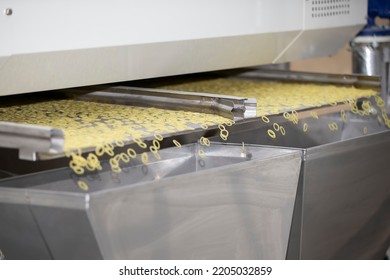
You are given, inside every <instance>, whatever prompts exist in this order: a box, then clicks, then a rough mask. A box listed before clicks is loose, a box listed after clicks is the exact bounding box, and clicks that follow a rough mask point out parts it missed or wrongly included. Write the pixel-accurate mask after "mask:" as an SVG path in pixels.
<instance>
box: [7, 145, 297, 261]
mask: <svg viewBox="0 0 390 280" xmlns="http://www.w3.org/2000/svg"><path fill="white" fill-rule="evenodd" d="M200 148H202V149H205V153H206V157H204V158H200V157H199V156H198V150H199V149H200ZM161 157H162V160H161V161H156V162H154V161H152V162H150V163H149V164H148V165H142V164H141V163H133V164H130V165H129V166H128V167H125V168H124V172H123V173H121V174H120V175H119V176H114V177H113V176H112V174H111V172H108V171H104V172H101V173H99V174H96V175H91V176H87V177H85V178H84V180H87V182H88V184H89V191H88V192H87V193H86V192H84V191H82V190H81V189H79V188H78V187H77V184H76V181H75V180H77V179H78V178H73V177H72V176H70V174H71V172H70V170H68V169H57V170H52V171H47V172H42V173H40V174H39V173H38V174H36V175H34V174H33V175H27V176H19V177H14V178H10V179H3V180H1V181H0V205H1V206H2V207H4V211H2V213H6V212H7V211H9V209H11V208H8V206H12V207H14V208H17V209H19V208H26V207H27V208H31V211H30V213H31V215H32V217H30V218H29V220H28V222H29V223H31V224H32V225H34V226H35V227H37V228H39V230H40V234H38V236H40V238H41V239H43V240H45V242H46V247H45V248H47V250H49V252H50V256H51V257H53V258H71V259H73V258H74V259H80V258H101V257H102V258H105V259H150V258H154V259H252V258H254V259H262V258H264V259H284V258H285V257H286V251H287V244H288V236H289V232H290V226H291V219H292V215H293V207H294V201H295V195H296V189H297V182H298V175H299V172H300V166H301V158H302V154H301V152H300V151H296V150H293V149H284V148H279V149H277V148H270V147H251V146H244V148H243V147H242V145H241V144H240V145H227V144H224V145H219V144H215V143H214V144H212V145H211V146H210V147H203V146H200V145H198V144H192V145H186V146H182V148H181V149H178V148H176V147H175V148H168V149H164V150H161ZM107 165H108V164H107ZM106 167H107V166H106V165H104V168H106ZM105 170H106V169H105ZM0 217H1V219H0V223H1V224H2V225H4V224H7V223H9V222H13V223H15V224H16V225H18V224H19V223H22V225H24V224H28V223H27V221H26V220H25V219H22V220H18V219H14V218H13V217H12V215H2V216H0ZM4 234H6V235H4ZM20 234H21V233H18V232H17V231H16V232H12V234H11V232H9V231H8V227H4V232H3V236H2V238H0V249H2V250H3V248H7V250H5V249H4V250H3V252H4V254H5V255H6V257H7V258H10V259H12V258H38V257H39V256H40V255H35V254H34V253H35V251H34V250H31V251H30V255H28V256H26V255H25V254H24V248H23V244H22V243H21V244H19V245H18V244H17V240H19V238H20V237H21V236H20ZM4 244H8V247H4ZM34 244H38V243H36V242H35V243H34ZM17 245H18V246H17ZM41 248H43V247H42V246H41ZM10 250H12V251H13V254H12V255H10V256H9V257H8V256H7V252H8V251H10Z"/></svg>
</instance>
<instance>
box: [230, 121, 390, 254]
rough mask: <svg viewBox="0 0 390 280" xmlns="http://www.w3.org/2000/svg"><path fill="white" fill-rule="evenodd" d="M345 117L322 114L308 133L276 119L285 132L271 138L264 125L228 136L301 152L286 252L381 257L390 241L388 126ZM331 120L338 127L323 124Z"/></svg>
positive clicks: (389, 150) (231, 139) (247, 141)
mask: <svg viewBox="0 0 390 280" xmlns="http://www.w3.org/2000/svg"><path fill="white" fill-rule="evenodd" d="M348 119H349V122H348V123H347V124H344V125H343V124H342V123H343V122H342V121H340V117H339V114H334V115H329V116H327V117H321V118H320V119H319V120H316V122H312V123H310V124H309V126H310V129H311V130H310V133H307V134H305V133H303V132H302V130H301V128H298V127H297V126H295V125H290V126H289V124H288V123H283V122H282V119H280V120H278V122H279V123H280V124H283V126H284V127H285V128H286V131H287V136H289V137H278V138H277V139H271V138H270V137H267V136H266V133H264V131H266V130H267V126H265V125H260V126H259V128H258V129H252V130H248V131H246V132H245V133H241V134H237V135H232V136H230V137H229V141H231V142H237V143H241V142H242V141H245V143H251V144H261V145H264V144H266V145H275V146H288V147H296V148H300V149H301V150H302V152H303V153H304V161H303V165H302V170H301V174H300V183H299V187H298V190H297V200H296V205H295V209H294V217H293V225H292V232H291V233H290V243H289V253H290V254H288V257H289V258H300V259H382V258H383V257H384V255H385V252H386V250H387V248H388V246H389V244H390V187H389V186H390V185H389V182H390V174H389V172H388V162H389V160H390V131H389V130H386V129H385V128H384V127H383V126H381V125H380V124H378V123H377V122H375V120H367V119H366V120H364V119H362V118H355V119H350V117H348ZM275 120H276V119H275ZM305 121H306V120H305ZM330 121H337V122H338V123H339V124H340V126H339V127H340V128H341V129H340V131H337V132H336V133H334V132H330V131H329V130H327V129H324V127H326V124H327V123H329V122H330ZM363 127H368V130H369V134H367V135H363V134H362V128H363ZM299 205H300V206H299Z"/></svg>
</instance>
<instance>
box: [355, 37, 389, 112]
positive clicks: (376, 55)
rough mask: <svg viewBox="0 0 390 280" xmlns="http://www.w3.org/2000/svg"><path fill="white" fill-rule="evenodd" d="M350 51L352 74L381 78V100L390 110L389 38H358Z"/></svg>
mask: <svg viewBox="0 0 390 280" xmlns="http://www.w3.org/2000/svg"><path fill="white" fill-rule="evenodd" d="M351 49H352V71H353V73H357V74H363V75H369V76H381V78H382V89H383V92H382V98H383V99H384V100H385V103H386V104H387V107H388V108H390V36H378V37H375V36H372V37H371V36H359V37H356V38H355V39H354V40H353V41H352V42H351Z"/></svg>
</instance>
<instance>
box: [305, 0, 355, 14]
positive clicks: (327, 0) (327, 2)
mask: <svg viewBox="0 0 390 280" xmlns="http://www.w3.org/2000/svg"><path fill="white" fill-rule="evenodd" d="M310 5H311V11H312V13H311V17H312V18H318V17H340V16H344V15H349V14H350V12H351V5H353V1H351V0H316V1H311V2H310Z"/></svg>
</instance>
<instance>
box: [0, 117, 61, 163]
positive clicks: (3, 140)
mask: <svg viewBox="0 0 390 280" xmlns="http://www.w3.org/2000/svg"><path fill="white" fill-rule="evenodd" d="M63 146H64V133H63V132H62V130H60V129H56V128H52V127H45V126H37V125H25V124H17V123H10V122H0V147H5V148H17V149H19V158H20V159H27V160H36V159H37V153H47V154H57V153H62V152H63Z"/></svg>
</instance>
